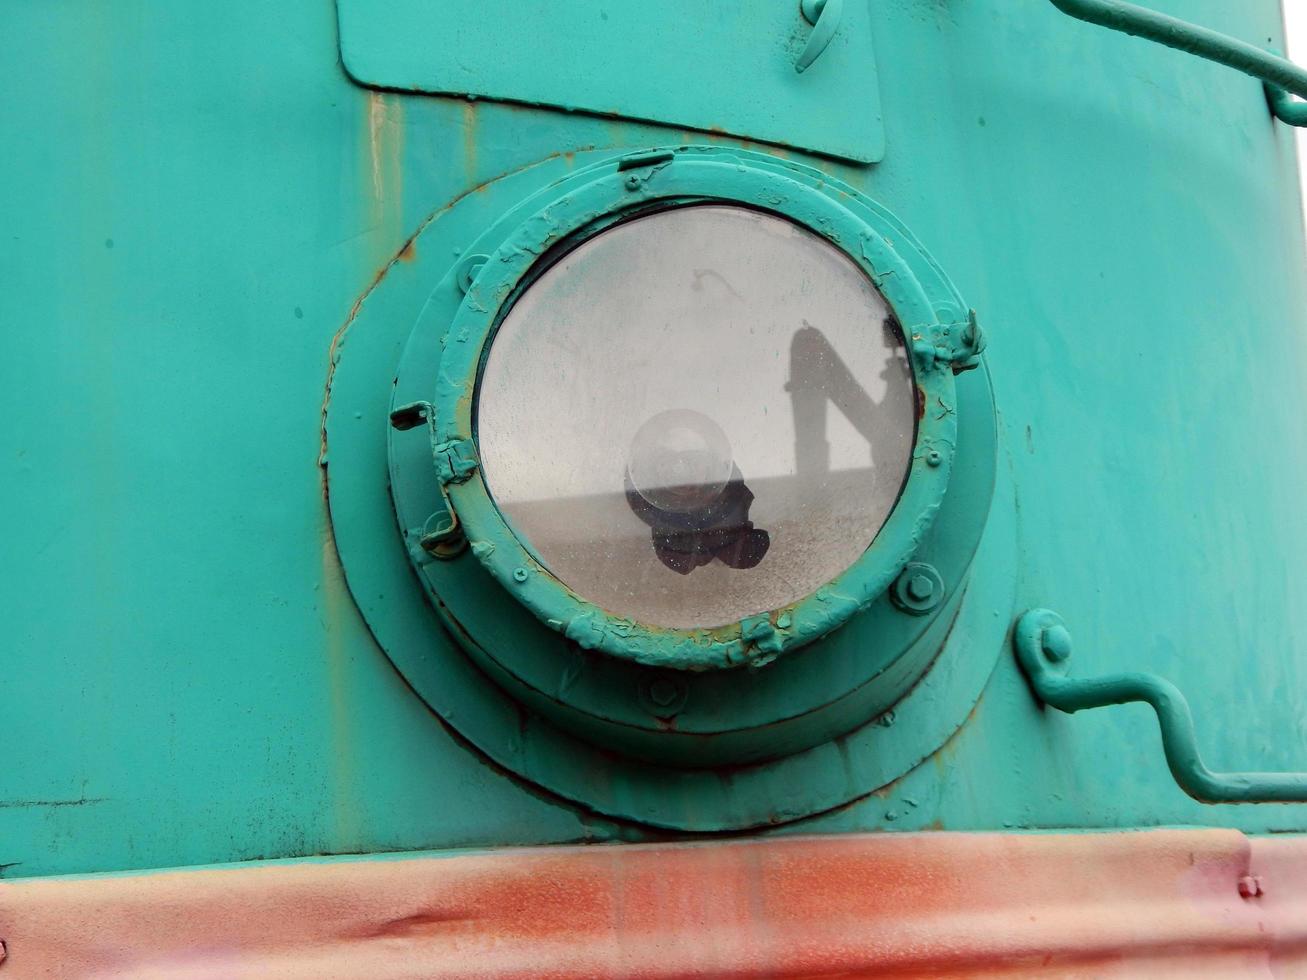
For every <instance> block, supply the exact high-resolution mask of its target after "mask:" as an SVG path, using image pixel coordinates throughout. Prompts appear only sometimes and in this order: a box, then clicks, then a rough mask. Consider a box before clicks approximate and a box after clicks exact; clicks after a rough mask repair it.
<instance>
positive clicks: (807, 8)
mask: <svg viewBox="0 0 1307 980" xmlns="http://www.w3.org/2000/svg"><path fill="white" fill-rule="evenodd" d="M799 12H800V13H802V14H803V19H804V20H806V21H807V22H808V23H809V24H811V25H812V33H811V34H810V35H808V43H807V44H806V45H804V48H803V52H802V53H801V54H800V55H799V60H798V61H796V62H795V63H794V70H795V71H797V72H804V71H807V70H808V68H809V66H810V65H811V64H812V63H813V62H814V61H816V60H817V58H818V57H819V56H820V55H821V53H822V52H823V51H825V50H826V48H827V46H828V45H829V44H830V42H831V38H833V37H834V36H835V32H836V31H837V30H839V26H840V17H841V16H842V15H843V14H844V0H800V3H799Z"/></svg>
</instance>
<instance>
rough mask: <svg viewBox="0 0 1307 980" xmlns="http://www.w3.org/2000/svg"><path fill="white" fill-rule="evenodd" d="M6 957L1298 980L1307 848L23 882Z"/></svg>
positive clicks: (498, 863)
mask: <svg viewBox="0 0 1307 980" xmlns="http://www.w3.org/2000/svg"><path fill="white" fill-rule="evenodd" d="M378 857H380V858H381V859H377V858H378ZM0 938H2V939H3V940H4V941H5V944H6V948H7V954H8V955H7V960H6V962H4V964H3V970H4V975H12V976H15V977H18V976H21V977H66V976H86V975H93V976H97V977H103V976H132V977H164V976H167V977H175V976H178V975H184V976H186V977H188V978H197V977H206V978H207V977H246V976H250V977H253V976H278V977H304V978H308V977H312V978H325V977H360V976H367V977H496V978H503V977H534V978H565V977H583V976H584V977H599V976H604V977H609V976H611V977H617V976H621V977H640V978H653V977H669V978H670V977H684V976H726V975H729V976H731V977H741V978H742V977H762V976H766V977H791V976H793V977H797V976H816V975H831V974H838V975H840V976H871V975H882V974H883V973H885V972H887V971H888V972H892V973H893V975H895V976H901V977H903V976H941V975H946V976H950V977H957V976H985V977H995V976H1028V975H1032V974H1037V975H1039V976H1041V977H1050V976H1052V977H1056V976H1072V975H1074V976H1085V975H1092V976H1095V977H1103V976H1109V977H1122V976H1158V975H1159V974H1165V975H1184V976H1195V975H1213V976H1222V977H1237V976H1254V975H1255V976H1266V975H1268V972H1271V971H1273V972H1274V974H1275V975H1298V974H1297V971H1299V970H1307V838H1288V837H1286V838H1279V839H1252V838H1248V837H1245V836H1244V835H1242V834H1240V833H1237V832H1235V831H1226V830H1158V831H1145V832H1129V833H1101V834H1033V833H1032V834H954V833H936V834H895V835H889V834H883V835H858V836H832V837H793V838H783V839H771V840H747V841H746V840H742V841H731V842H716V843H707V844H660V845H636V846H632V845H610V846H592V847H553V848H532V849H517V850H506V851H498V852H483V853H477V854H462V855H455V856H443V857H442V856H422V857H399V856H374V859H362V858H360V859H317V860H307V861H299V862H291V863H281V864H275V863H258V864H249V865H241V866H228V867H220V868H207V869H197V870H189V871H188V870H181V871H168V872H159V873H152V874H141V875H115V876H100V877H91V878H74V879H67V878H65V879H32V880H27V881H14V882H8V883H4V884H0Z"/></svg>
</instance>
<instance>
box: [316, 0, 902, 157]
mask: <svg viewBox="0 0 1307 980" xmlns="http://www.w3.org/2000/svg"><path fill="white" fill-rule="evenodd" d="M842 6H843V12H842V14H841V17H840V22H839V25H838V28H837V30H836V33H835V36H834V38H833V39H832V40H831V42H830V45H829V46H828V47H827V48H826V50H825V51H824V52H823V53H822V54H821V55H820V56H819V57H818V58H817V60H816V61H815V62H814V63H813V64H812V66H811V67H810V68H808V70H807V71H805V72H803V73H800V72H798V71H796V70H795V67H794V65H795V61H796V60H797V59H798V57H799V53H800V52H801V51H802V50H803V48H804V45H805V44H806V43H807V40H808V37H809V35H810V34H811V32H812V27H811V26H810V25H809V24H808V23H807V21H805V20H804V19H803V17H802V16H801V15H800V12H799V0H656V2H641V3H634V2H622V0H559V2H555V3H536V2H524V0H475V2H469V0H458V2H456V0H338V9H339V15H340V48H341V57H342V60H343V62H344V65H345V69H346V71H348V72H349V74H350V76H351V77H353V78H354V79H355V80H356V81H358V82H359V83H361V84H364V85H370V86H375V87H379V88H389V89H400V90H408V91H415V92H431V93H439V94H446V95H459V96H476V97H478V98H485V99H494V100H501V101H510V102H524V103H530V104H533V105H541V106H550V107H554V108H560V109H569V110H579V111H584V112H592V113H599V114H602V115H609V116H620V117H624V118H628V119H641V120H647V121H650V122H656V123H663V124H666V125H671V126H676V127H679V128H685V129H697V130H704V131H708V132H719V133H729V134H731V135H733V136H742V137H745V138H747V139H752V140H759V141H762V142H767V143H777V144H780V145H783V146H792V147H795V148H797V149H803V150H811V151H814V152H816V153H821V154H825V155H828V156H834V157H840V158H843V159H847V160H854V161H857V162H861V163H874V162H875V161H877V160H879V159H881V157H882V156H883V155H884V151H885V136H884V129H883V127H882V124H881V116H880V96H879V92H878V89H877V81H876V62H875V55H874V53H873V50H872V35H871V24H870V10H869V7H870V4H869V0H846V2H845V3H844V4H843V5H842Z"/></svg>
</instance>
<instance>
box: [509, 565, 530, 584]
mask: <svg viewBox="0 0 1307 980" xmlns="http://www.w3.org/2000/svg"><path fill="white" fill-rule="evenodd" d="M529 574H530V573H529V572H528V571H527V570H526V569H525V568H515V569H513V581H514V582H525V581H526V577H527V575H529Z"/></svg>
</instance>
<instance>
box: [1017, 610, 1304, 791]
mask: <svg viewBox="0 0 1307 980" xmlns="http://www.w3.org/2000/svg"><path fill="white" fill-rule="evenodd" d="M1012 643H1013V646H1014V647H1016V653H1017V661H1018V662H1019V663H1020V664H1021V669H1022V670H1023V671H1024V672H1025V675H1026V677H1027V678H1028V679H1029V681H1030V685H1031V687H1033V688H1034V690H1035V694H1036V695H1037V696H1038V697H1039V700H1041V701H1042V702H1044V704H1046V705H1048V706H1049V707H1050V708H1056V709H1057V710H1058V711H1065V712H1067V713H1068V714H1070V713H1073V712H1076V711H1082V710H1084V709H1086V708H1102V707H1106V706H1108V705H1112V704H1126V703H1128V702H1132V701H1143V702H1145V703H1146V704H1149V705H1152V708H1153V710H1154V711H1155V712H1157V723H1158V726H1159V727H1160V728H1161V730H1162V751H1163V753H1164V754H1165V755H1166V763H1167V765H1168V766H1169V767H1170V769H1171V775H1172V776H1174V777H1175V781H1176V782H1177V783H1179V784H1180V788H1181V789H1183V790H1184V791H1185V792H1186V793H1188V794H1189V795H1190V796H1192V797H1193V798H1194V799H1196V800H1198V801H1200V802H1202V803H1307V772H1213V771H1212V770H1211V769H1208V768H1207V766H1206V765H1204V764H1203V760H1202V758H1201V757H1200V756H1199V754H1198V743H1197V740H1196V739H1195V738H1194V717H1193V713H1192V712H1191V711H1190V710H1189V702H1188V701H1186V700H1185V697H1184V695H1183V694H1181V693H1180V691H1179V689H1178V688H1177V687H1176V686H1175V685H1174V684H1172V683H1171V682H1170V681H1168V680H1165V679H1164V678H1161V677H1158V676H1156V675H1154V674H1108V675H1106V676H1103V677H1091V678H1086V679H1081V678H1072V677H1067V676H1066V675H1065V671H1066V668H1067V661H1068V660H1069V659H1070V657H1071V634H1070V633H1069V632H1067V628H1066V625H1065V624H1064V623H1063V622H1062V617H1061V616H1059V615H1058V614H1057V613H1055V612H1050V611H1049V610H1047V609H1032V610H1030V611H1029V612H1027V613H1025V614H1024V615H1022V616H1021V618H1020V619H1018V620H1017V624H1016V629H1015V631H1014V633H1013V636H1012Z"/></svg>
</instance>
